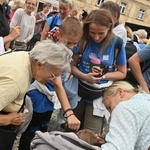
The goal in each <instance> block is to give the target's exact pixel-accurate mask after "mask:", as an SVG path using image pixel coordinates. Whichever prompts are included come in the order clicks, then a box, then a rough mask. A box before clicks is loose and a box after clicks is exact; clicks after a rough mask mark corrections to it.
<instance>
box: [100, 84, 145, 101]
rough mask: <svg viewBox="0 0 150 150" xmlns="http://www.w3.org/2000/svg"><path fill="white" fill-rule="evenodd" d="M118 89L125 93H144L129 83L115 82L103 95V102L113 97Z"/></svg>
mask: <svg viewBox="0 0 150 150" xmlns="http://www.w3.org/2000/svg"><path fill="white" fill-rule="evenodd" d="M118 88H121V89H123V90H124V91H125V92H128V93H134V92H136V93H146V92H145V91H143V90H142V89H141V88H140V87H139V88H135V87H133V86H132V85H131V84H130V83H129V82H126V81H115V82H114V83H113V84H112V85H111V86H110V87H108V88H107V89H106V91H105V93H104V96H103V101H104V100H105V99H106V98H107V97H110V96H113V95H115V94H116V93H117V91H118Z"/></svg>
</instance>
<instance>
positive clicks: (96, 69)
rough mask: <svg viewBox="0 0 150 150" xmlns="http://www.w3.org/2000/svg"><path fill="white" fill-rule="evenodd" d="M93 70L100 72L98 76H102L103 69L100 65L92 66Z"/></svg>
mask: <svg viewBox="0 0 150 150" xmlns="http://www.w3.org/2000/svg"><path fill="white" fill-rule="evenodd" d="M92 72H95V73H98V77H101V76H102V72H103V69H102V68H100V67H98V66H93V67H92Z"/></svg>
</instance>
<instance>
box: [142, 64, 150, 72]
mask: <svg viewBox="0 0 150 150" xmlns="http://www.w3.org/2000/svg"><path fill="white" fill-rule="evenodd" d="M149 67H150V64H149V65H148V66H146V67H145V68H144V69H143V70H142V74H143V73H144V72H145V71H146V70H147V69H148V68H149Z"/></svg>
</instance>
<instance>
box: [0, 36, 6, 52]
mask: <svg viewBox="0 0 150 150" xmlns="http://www.w3.org/2000/svg"><path fill="white" fill-rule="evenodd" d="M4 52H5V48H4V40H3V37H0V54H2V53H4Z"/></svg>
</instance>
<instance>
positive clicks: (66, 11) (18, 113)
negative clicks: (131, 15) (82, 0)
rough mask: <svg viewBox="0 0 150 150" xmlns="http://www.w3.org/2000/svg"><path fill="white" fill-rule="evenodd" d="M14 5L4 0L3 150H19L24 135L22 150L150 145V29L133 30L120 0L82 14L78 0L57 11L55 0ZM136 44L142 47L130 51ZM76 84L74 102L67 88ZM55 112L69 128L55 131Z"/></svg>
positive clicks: (0, 29) (0, 3)
mask: <svg viewBox="0 0 150 150" xmlns="http://www.w3.org/2000/svg"><path fill="white" fill-rule="evenodd" d="M11 2H12V3H11V4H10V5H8V4H7V5H6V2H5V1H4V0H0V44H1V45H0V62H1V65H0V70H1V71H0V81H1V82H0V85H1V86H0V95H1V96H0V149H4V150H11V149H12V146H13V143H14V141H15V139H16V136H17V135H18V134H19V135H21V138H20V143H19V150H30V149H33V150H36V149H39V148H43V149H46V148H47V149H59V148H60V147H61V148H62V147H63V148H64V149H66V147H67V148H69V149H76V148H78V149H102V150H110V149H111V150H117V149H122V150H125V149H127V150H131V149H135V150H138V149H139V150H148V149H149V147H150V136H149V135H150V128H149V126H150V109H149V107H150V96H149V89H150V75H149V72H150V65H149V64H150V45H147V44H146V42H147V41H148V40H147V32H146V31H145V30H143V29H139V30H138V31H136V32H133V31H132V30H131V29H130V28H129V27H127V26H126V27H125V26H124V24H122V23H121V20H120V7H119V5H118V4H117V3H115V2H112V1H107V2H104V3H102V4H101V6H100V7H99V9H96V10H92V11H91V12H87V11H85V10H83V13H82V14H81V15H80V18H79V19H78V18H77V14H78V8H77V6H76V5H75V3H74V2H73V1H72V0H59V12H57V13H54V14H52V12H50V10H51V7H52V4H50V3H44V5H43V9H42V10H41V11H39V12H37V14H35V13H34V11H35V9H36V7H37V4H38V0H26V1H25V4H23V3H22V2H21V1H19V0H12V1H11ZM49 14H51V15H49ZM135 39H136V40H135ZM129 43H130V45H131V44H132V45H133V46H134V48H135V51H134V52H131V53H130V55H128V52H127V45H128V44H129ZM128 47H129V45H128ZM129 50H130V48H129ZM131 51H132V49H131ZM128 70H130V73H132V75H133V76H132V78H134V79H135V80H136V86H135V85H132V83H129V81H128V80H127V78H126V76H127V75H128ZM68 74H69V75H68ZM68 77H69V78H68ZM132 78H131V77H130V79H131V80H132ZM72 79H74V80H72ZM123 80H125V81H123ZM70 81H71V82H72V81H75V82H76V84H72V87H71V88H73V90H74V91H73V92H74V94H76V96H75V97H74V98H73V100H72V98H71V95H69V94H71V93H69V94H68V91H66V87H65V83H67V82H68V83H69V82H70ZM67 90H70V91H69V92H72V91H71V89H70V87H68V89H67ZM55 109H59V110H60V113H59V115H60V118H59V117H58V118H59V119H60V120H61V119H62V120H63V121H62V122H63V123H65V124H66V125H67V126H66V128H65V131H64V133H61V132H57V131H56V132H54V133H48V131H47V128H48V125H49V120H50V118H51V115H52V113H53V111H54V110H55ZM141 114H142V115H141ZM61 117H62V118H61ZM105 128H108V129H109V130H108V131H107V132H105ZM58 135H59V137H58ZM45 138H49V139H50V140H53V138H55V140H56V141H57V140H60V139H61V141H62V142H65V144H66V145H65V144H63V145H61V144H62V143H61V142H60V143H57V144H54V142H51V141H49V142H48V141H47V142H43V141H45V140H43V139H45ZM57 138H58V139H57ZM65 138H66V139H68V140H67V141H66V140H65ZM6 141H7V142H6ZM39 141H42V143H43V144H42V145H40V144H39V143H38V142H39ZM69 141H70V143H69ZM67 142H68V144H67ZM85 142H86V143H85ZM75 143H78V144H79V145H78V146H77V145H76V146H75ZM44 144H45V145H46V147H43V145H44ZM53 144H54V145H53ZM41 146H42V147H41Z"/></svg>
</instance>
